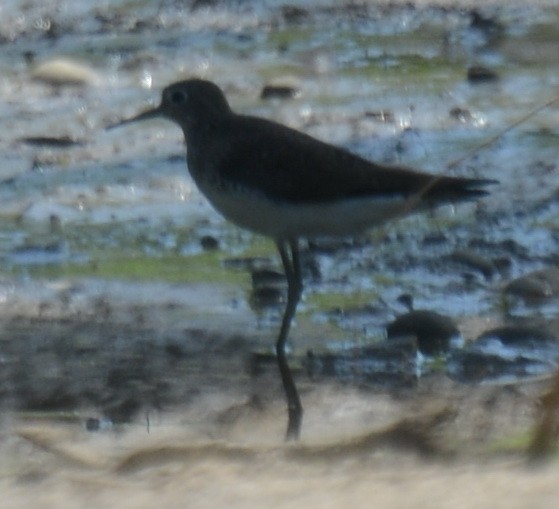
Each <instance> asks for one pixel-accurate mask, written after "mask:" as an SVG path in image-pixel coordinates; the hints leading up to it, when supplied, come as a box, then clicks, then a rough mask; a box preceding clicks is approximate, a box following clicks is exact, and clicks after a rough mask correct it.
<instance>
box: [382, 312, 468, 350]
mask: <svg viewBox="0 0 559 509" xmlns="http://www.w3.org/2000/svg"><path fill="white" fill-rule="evenodd" d="M386 333H387V337H388V339H389V340H393V339H396V338H402V337H410V336H411V337H415V338H416V339H417V346H418V349H419V351H420V352H421V353H422V354H425V355H437V354H441V353H445V352H447V351H448V349H449V347H450V341H451V338H452V337H454V336H458V335H459V334H460V333H459V331H458V329H457V327H456V325H455V324H454V322H453V321H452V320H451V319H450V318H449V317H447V316H443V315H440V314H439V313H436V312H434V311H428V310H416V311H410V312H409V313H406V314H405V315H402V316H399V317H398V318H396V320H394V321H393V322H392V323H391V324H389V325H388V326H387V328H386Z"/></svg>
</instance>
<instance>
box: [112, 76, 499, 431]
mask: <svg viewBox="0 0 559 509" xmlns="http://www.w3.org/2000/svg"><path fill="white" fill-rule="evenodd" d="M160 117H162V118H166V119H168V120H171V121H173V122H175V123H176V124H178V125H179V126H180V127H181V128H182V130H183V133H184V136H185V139H186V145H187V156H186V161H187V164H188V169H189V171H190V175H191V176H192V178H193V179H194V181H195V182H196V185H197V186H198V188H199V189H200V191H201V192H202V193H203V194H204V195H205V196H206V198H207V199H208V200H209V201H210V203H211V204H212V205H213V206H214V207H215V209H216V210H218V211H219V212H220V213H221V214H222V215H223V216H224V217H225V218H227V219H228V220H230V221H231V222H233V223H235V224H237V225H238V226H240V227H242V228H246V229H248V230H251V231H253V232H256V233H260V234H262V235H266V236H268V237H271V238H272V239H273V240H274V241H275V243H276V245H277V248H278V251H279V255H280V257H281V261H282V264H283V268H284V270H285V276H286V278H287V285H288V286H287V303H286V306H285V311H284V314H283V319H282V323H281V327H280V331H279V335H278V338H277V342H276V355H277V362H278V366H279V371H280V373H281V378H282V382H283V387H284V390H285V395H286V398H287V407H288V416H289V419H288V426H287V435H286V439H287V440H293V439H294V440H296V439H298V437H299V434H300V430H301V422H302V417H303V407H302V405H301V400H300V398H299V394H298V392H297V387H296V385H295V382H294V380H293V375H292V373H291V371H290V369H289V365H288V363H287V356H286V351H285V344H286V340H287V336H288V333H289V328H290V325H291V321H292V319H293V316H294V315H295V310H296V308H297V304H298V302H299V299H300V297H301V293H302V290H303V281H302V277H301V263H300V255H299V242H300V240H301V239H309V238H315V237H332V236H346V235H351V234H355V233H359V232H362V231H363V230H366V229H368V228H370V227H374V226H378V225H381V224H384V223H386V222H387V221H388V220H390V219H394V218H397V217H401V216H405V215H408V214H411V213H415V212H418V211H421V210H425V209H428V208H430V207H433V206H437V205H441V204H444V203H449V202H455V201H465V200H473V199H476V198H479V197H481V196H484V195H486V194H487V191H485V190H483V187H484V186H486V185H488V184H491V183H494V182H495V181H493V180H487V179H470V178H461V177H447V176H438V175H430V174H428V173H422V172H419V171H415V170H412V169H409V168H404V167H389V166H384V165H380V164H377V163H374V162H371V161H368V160H366V159H364V158H362V157H359V156H357V155H355V154H352V153H351V152H349V151H347V150H344V149H342V148H339V147H336V146H333V145H330V144H328V143H324V142H322V141H319V140H317V139H315V138H312V137H311V136H308V135H306V134H304V133H301V132H299V131H296V130H294V129H291V128H289V127H286V126H284V125H281V124H278V123H276V122H273V121H270V120H265V119H263V118H257V117H252V116H247V115H239V114H237V113H235V112H233V111H232V110H231V108H230V106H229V103H228V102H227V99H226V98H225V95H224V93H223V92H222V90H221V89H220V88H219V87H218V86H217V85H215V84H214V83H212V82H209V81H205V80H200V79H192V80H188V81H181V82H179V83H174V84H172V85H170V86H168V87H167V88H165V89H164V90H163V94H162V100H161V104H160V105H159V106H158V107H157V108H154V109H151V110H148V111H145V112H143V113H140V114H139V115H137V116H135V117H133V118H131V119H128V120H123V121H121V122H119V123H117V124H114V125H112V126H110V128H112V127H117V126H120V125H123V124H127V123H130V122H137V121H139V120H148V119H153V118H160Z"/></svg>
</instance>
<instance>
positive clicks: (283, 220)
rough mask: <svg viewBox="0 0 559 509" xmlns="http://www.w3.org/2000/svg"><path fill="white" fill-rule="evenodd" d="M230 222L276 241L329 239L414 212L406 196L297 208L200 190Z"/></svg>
mask: <svg viewBox="0 0 559 509" xmlns="http://www.w3.org/2000/svg"><path fill="white" fill-rule="evenodd" d="M201 191H202V192H203V193H204V194H205V196H206V197H207V198H208V200H209V201H210V203H211V204H212V205H213V207H214V208H215V209H216V210H217V211H218V212H220V213H221V214H222V215H223V216H224V217H225V218H226V219H228V220H229V221H231V222H233V223H235V224H237V225H238V226H241V227H243V228H247V229H249V230H252V231H254V232H257V233H261V234H263V235H267V236H269V237H272V238H274V239H289V238H296V237H307V238H313V237H323V236H324V237H328V236H343V235H350V234H354V233H359V232H361V231H363V230H366V229H368V228H371V227H374V226H378V225H380V224H383V223H385V222H386V221H388V220H390V219H392V218H395V217H397V216H402V215H407V214H409V213H411V212H413V211H414V207H413V205H417V204H413V203H412V202H410V201H409V200H405V199H404V198H403V197H397V196H393V197H386V198H374V199H373V198H355V199H349V200H343V201H340V202H328V203H316V204H307V205H294V204H290V203H279V202H274V201H271V200H268V199H266V198H265V197H264V196H262V195H257V194H251V193H246V192H242V191H241V192H235V191H232V192H231V191H230V192H228V193H223V192H216V191H215V190H214V189H209V190H207V189H201Z"/></svg>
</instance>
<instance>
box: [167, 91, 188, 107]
mask: <svg viewBox="0 0 559 509" xmlns="http://www.w3.org/2000/svg"><path fill="white" fill-rule="evenodd" d="M170 99H171V102H172V103H173V104H182V103H184V102H185V101H186V94H185V93H184V92H182V91H181V90H175V91H174V92H173V93H172V94H171V97H170Z"/></svg>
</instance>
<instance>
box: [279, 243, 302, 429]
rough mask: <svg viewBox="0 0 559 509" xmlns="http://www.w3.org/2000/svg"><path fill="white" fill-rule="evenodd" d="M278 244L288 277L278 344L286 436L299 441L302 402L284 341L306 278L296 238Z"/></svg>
mask: <svg viewBox="0 0 559 509" xmlns="http://www.w3.org/2000/svg"><path fill="white" fill-rule="evenodd" d="M277 246H278V251H279V254H280V256H281V261H282V263H283V268H284V270H285V276H286V278H287V303H286V305H285V311H284V313H283V319H282V321H281V328H280V332H279V336H278V341H277V343H276V355H277V359H278V367H279V370H280V373H281V379H282V382H283V389H284V391H285V397H286V398H287V411H288V416H289V421H288V424H287V434H286V436H285V439H286V440H297V439H298V438H299V433H300V431H301V421H302V419H303V407H302V405H301V399H300V398H299V393H298V392H297V387H296V386H295V382H294V381H293V374H292V373H291V370H290V369H289V364H288V363H287V356H286V354H285V343H286V341H287V336H288V334H289V328H290V326H291V321H292V320H293V316H294V315H295V311H296V309H297V304H298V303H299V299H300V298H301V293H302V291H303V280H302V278H301V261H300V259H299V244H298V242H297V240H291V241H287V242H286V241H278V242H277Z"/></svg>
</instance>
